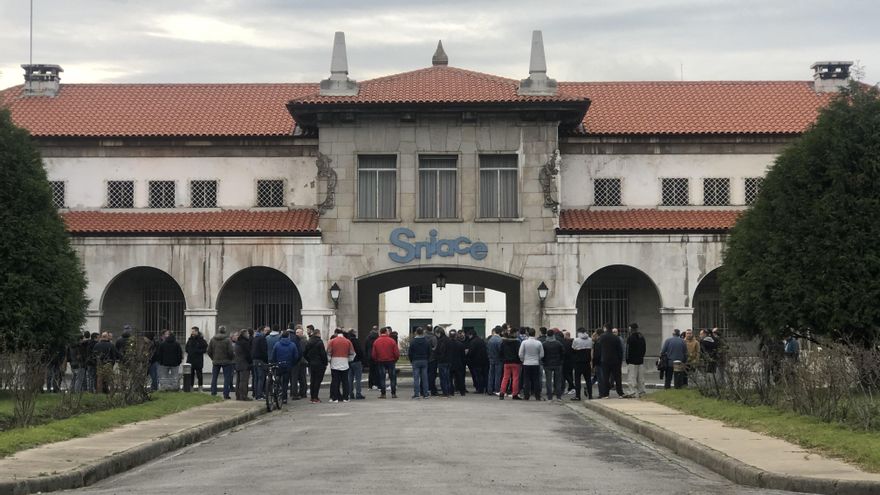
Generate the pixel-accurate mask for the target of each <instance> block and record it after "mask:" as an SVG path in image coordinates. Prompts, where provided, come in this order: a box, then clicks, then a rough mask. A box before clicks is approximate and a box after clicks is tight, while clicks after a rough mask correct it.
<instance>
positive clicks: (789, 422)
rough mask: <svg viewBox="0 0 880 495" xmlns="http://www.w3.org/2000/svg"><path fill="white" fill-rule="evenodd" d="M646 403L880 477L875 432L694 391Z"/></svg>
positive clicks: (668, 393) (879, 450)
mask: <svg viewBox="0 0 880 495" xmlns="http://www.w3.org/2000/svg"><path fill="white" fill-rule="evenodd" d="M646 399H647V400H651V401H654V402H657V403H659V404H663V405H665V406H669V407H671V408H674V409H678V410H680V411H683V412H685V413H687V414H692V415H694V416H700V417H703V418H709V419H717V420H719V421H722V422H724V424H726V425H729V426H736V427H739V428H744V429H747V430H751V431H754V432H757V433H763V434H766V435H770V436H773V437H777V438H782V439H784V440H788V441H789V442H792V443H795V444H797V445H800V446H801V447H804V448H806V449H809V450H812V451H816V452H821V453H823V454H826V455H829V456H832V457H837V458H839V459H843V460H845V461H847V462H850V463H852V464H855V465H857V466H859V467H861V468H862V469H864V470H865V471H870V472H873V473H880V432H877V431H863V430H861V431H860V430H853V429H851V428H848V427H846V426H841V425H837V424H832V423H825V422H823V421H821V420H819V419H815V418H811V417H809V416H802V415H800V414H795V413H791V412H786V411H782V410H779V409H776V408H773V407H767V406H745V405H742V404H738V403H735V402H730V401H722V400H718V399H712V398H708V397H703V396H702V395H700V393H699V392H698V391H697V390H664V391H661V392H657V393H653V394H649V395H648V396H647V397H646Z"/></svg>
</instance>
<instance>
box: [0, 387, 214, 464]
mask: <svg viewBox="0 0 880 495" xmlns="http://www.w3.org/2000/svg"><path fill="white" fill-rule="evenodd" d="M86 396H89V397H86ZM152 397H153V399H152V400H151V401H149V402H145V403H143V404H138V405H136V406H128V407H121V408H117V409H107V410H103V411H96V412H88V413H84V414H79V415H77V416H73V417H70V418H67V419H61V420H57V421H49V422H46V423H44V424H40V425H37V426H31V427H29V428H12V429H7V430H4V431H0V457H5V456H8V455H10V454H12V453H15V452H18V451H20V450H25V449H29V448H32V447H36V446H38V445H43V444H46V443H52V442H60V441H63V440H69V439H71V438H78V437H84V436H88V435H91V434H93V433H97V432H100V431H103V430H109V429H110V428H113V427H115V426H119V425H124V424H128V423H134V422H137V421H145V420H148V419H155V418H159V417H162V416H166V415H168V414H172V413H176V412H180V411H183V410H185V409H189V408H191V407H196V406H201V405H203V404H208V403H211V402H216V401H218V400H219V399H218V398H216V397H212V396H210V395H209V394H199V393H191V394H188V393H182V392H156V393H154V394H153V395H152ZM100 399H102V398H101V397H99V396H91V395H90V394H85V395H84V400H94V401H95V402H98V401H99V400H100ZM59 400H60V395H59V394H44V395H43V396H41V397H40V403H39V405H38V407H41V408H42V410H44V411H45V410H47V409H50V408H51V407H53V405H52V403H53V401H54V403H55V404H56V405H57V402H58V401H59ZM5 413H8V414H11V413H12V401H11V400H10V399H8V396H3V397H0V414H5Z"/></svg>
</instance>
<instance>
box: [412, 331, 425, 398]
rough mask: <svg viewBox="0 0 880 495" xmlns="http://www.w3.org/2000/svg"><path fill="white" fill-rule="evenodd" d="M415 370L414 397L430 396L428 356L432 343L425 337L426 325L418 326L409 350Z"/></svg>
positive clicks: (413, 370) (413, 369)
mask: <svg viewBox="0 0 880 495" xmlns="http://www.w3.org/2000/svg"><path fill="white" fill-rule="evenodd" d="M407 357H408V358H409V362H410V363H411V364H412V372H413V395H412V398H413V399H419V398H425V399H427V398H428V358H430V357H431V344H430V343H429V342H428V339H426V338H425V329H424V327H416V335H415V337H414V338H413V339H412V341H411V342H410V343H409V350H408V352H407Z"/></svg>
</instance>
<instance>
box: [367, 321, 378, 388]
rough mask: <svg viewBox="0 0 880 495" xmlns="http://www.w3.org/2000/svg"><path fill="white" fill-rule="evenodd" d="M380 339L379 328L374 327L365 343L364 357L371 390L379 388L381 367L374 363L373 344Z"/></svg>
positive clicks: (368, 384)
mask: <svg viewBox="0 0 880 495" xmlns="http://www.w3.org/2000/svg"><path fill="white" fill-rule="evenodd" d="M378 338H379V327H377V326H376V325H373V328H372V329H370V334H369V335H367V340H366V341H365V342H364V357H365V358H366V363H365V364H366V365H367V386H368V387H369V388H370V390H376V389H378V388H379V367H378V366H377V365H376V363H374V362H373V343H374V342H376V339H378Z"/></svg>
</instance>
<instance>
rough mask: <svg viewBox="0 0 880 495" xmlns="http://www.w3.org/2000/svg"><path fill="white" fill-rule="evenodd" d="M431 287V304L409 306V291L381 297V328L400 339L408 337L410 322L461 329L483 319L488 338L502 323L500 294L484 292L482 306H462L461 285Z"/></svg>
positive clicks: (502, 297) (503, 303) (503, 304)
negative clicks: (470, 320)
mask: <svg viewBox="0 0 880 495" xmlns="http://www.w3.org/2000/svg"><path fill="white" fill-rule="evenodd" d="M432 287H433V301H434V302H432V303H422V304H414V303H410V302H409V287H403V288H400V289H395V290H390V291H388V292H385V293H383V294H382V295H381V296H380V297H383V298H384V304H383V306H380V307H384V308H385V311H384V312H380V313H379V321H380V322H381V323H380V325H381V326H385V325H390V326H391V328H392V329H394V330H396V331H397V332H398V333H399V334H400V335H401V336H407V335H409V331H410V328H409V320H410V319H416V318H419V319H421V318H425V319H430V320H431V322H432V324H433V325H434V326H436V325H441V326H442V325H446V324H448V325H450V326H449V328H455V329H461V327H462V320H463V319H465V318H483V319H485V320H486V334H489V333H490V332H491V331H492V327H494V326H495V325H501V324H502V323H504V321H505V318H506V309H507V304H506V300H505V294H504V293H503V292H499V291H495V290H492V289H485V290H486V302H485V303H465V302H463V301H464V286H463V285H459V284H447V285H446V288H444V289H443V290H440V289H438V288H437V286H436V285H434V286H432Z"/></svg>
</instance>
